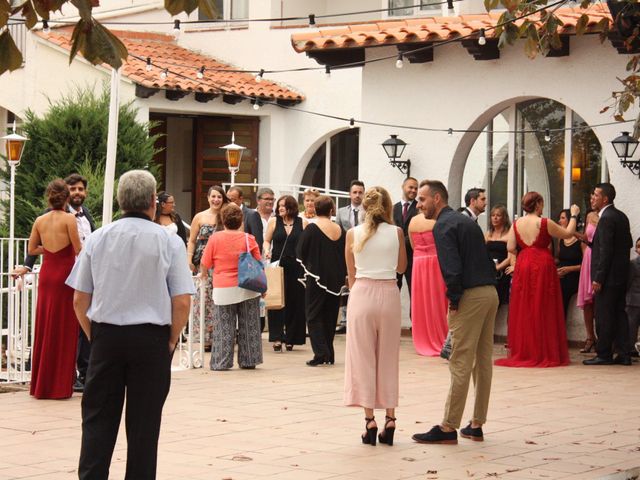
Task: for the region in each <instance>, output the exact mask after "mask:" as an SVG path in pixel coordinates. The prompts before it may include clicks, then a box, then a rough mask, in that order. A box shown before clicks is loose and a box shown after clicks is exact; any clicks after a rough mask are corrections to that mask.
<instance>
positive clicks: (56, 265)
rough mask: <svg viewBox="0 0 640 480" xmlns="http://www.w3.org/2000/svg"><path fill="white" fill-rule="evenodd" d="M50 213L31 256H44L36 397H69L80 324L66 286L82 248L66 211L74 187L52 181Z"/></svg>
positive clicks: (41, 220) (36, 231) (37, 227)
mask: <svg viewBox="0 0 640 480" xmlns="http://www.w3.org/2000/svg"><path fill="white" fill-rule="evenodd" d="M46 195H47V198H48V200H49V207H50V208H51V210H50V211H49V212H47V213H45V214H44V215H42V216H40V217H38V218H37V219H36V221H35V223H34V224H33V228H32V229H31V236H30V237H29V254H30V255H44V260H43V262H42V267H41V268H40V274H39V280H38V304H37V307H36V323H35V339H34V342H33V354H32V357H31V358H32V361H31V395H33V396H34V397H36V398H49V399H59V398H69V397H70V396H71V394H72V393H73V381H74V376H75V366H76V345H77V343H78V320H77V319H76V315H75V313H74V311H73V289H72V288H70V287H68V286H67V285H65V283H64V282H65V280H66V279H67V277H68V276H69V273H70V272H71V269H72V268H73V264H74V262H75V258H76V255H77V254H78V252H80V248H81V243H80V237H79V235H78V226H77V224H76V219H75V216H74V215H73V214H71V213H68V212H67V208H66V207H67V200H68V199H69V188H68V187H67V184H66V183H64V181H62V180H60V179H57V180H53V181H52V182H51V183H50V184H49V185H48V186H47V191H46Z"/></svg>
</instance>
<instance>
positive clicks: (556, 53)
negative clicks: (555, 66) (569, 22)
mask: <svg viewBox="0 0 640 480" xmlns="http://www.w3.org/2000/svg"><path fill="white" fill-rule="evenodd" d="M569 39H570V37H569V35H561V36H560V42H562V45H561V46H560V48H558V49H554V48H552V49H551V50H549V53H547V55H546V56H547V57H551V58H553V57H568V56H569Z"/></svg>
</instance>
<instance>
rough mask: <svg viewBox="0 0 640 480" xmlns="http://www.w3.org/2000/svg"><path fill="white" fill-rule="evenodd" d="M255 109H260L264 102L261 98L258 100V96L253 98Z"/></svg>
mask: <svg viewBox="0 0 640 480" xmlns="http://www.w3.org/2000/svg"><path fill="white" fill-rule="evenodd" d="M251 103H253V109H254V110H260V107H261V106H262V102H261V101H260V100H258V99H257V98H256V99H255V100H253V102H251Z"/></svg>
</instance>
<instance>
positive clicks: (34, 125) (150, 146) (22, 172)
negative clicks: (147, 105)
mask: <svg viewBox="0 0 640 480" xmlns="http://www.w3.org/2000/svg"><path fill="white" fill-rule="evenodd" d="M108 117H109V96H108V92H107V91H104V92H103V93H101V94H100V95H98V96H97V95H95V94H94V93H93V91H92V90H90V89H84V90H80V89H78V90H76V91H75V92H73V93H72V94H71V95H69V96H68V97H64V98H62V99H61V100H59V101H57V102H56V103H51V104H50V108H49V110H48V112H47V114H46V115H44V116H43V117H37V116H36V115H35V114H34V113H33V112H32V111H28V112H27V113H26V121H25V123H24V124H23V134H24V135H25V136H26V137H27V138H29V141H27V143H26V144H25V149H24V153H23V156H22V161H21V163H20V166H19V167H18V169H17V173H16V185H15V232H16V236H17V237H21V236H28V234H29V232H30V228H31V224H32V223H33V221H34V219H35V218H36V217H37V216H38V215H40V214H41V213H42V211H43V210H44V208H45V207H46V203H45V199H44V191H45V188H46V186H47V184H48V183H49V182H50V181H51V180H52V179H54V178H64V177H66V176H67V175H69V174H71V173H73V172H79V173H81V174H82V175H84V176H85V177H87V178H88V180H89V185H88V188H89V192H90V193H89V196H88V198H87V206H88V207H89V209H90V211H91V213H92V214H93V215H94V216H95V217H96V220H97V221H100V219H101V216H102V189H103V187H104V164H105V160H106V153H107V129H108ZM149 127H150V125H148V124H141V123H138V122H137V120H136V110H135V108H133V106H132V105H131V104H127V105H122V106H121V107H120V113H119V119H118V149H117V155H116V178H118V177H119V176H120V175H122V174H123V173H124V172H126V171H128V170H131V169H136V168H147V169H148V170H149V171H151V173H153V174H154V175H155V176H156V178H158V177H159V175H158V171H159V167H158V166H157V165H156V164H154V163H153V161H152V160H153V155H154V154H155V153H156V151H155V148H154V142H155V140H156V138H157V137H154V136H151V137H150V136H149V134H148V132H149ZM2 176H3V177H4V178H5V180H7V179H8V176H9V172H8V169H7V171H4V172H2ZM115 209H116V203H115V202H114V210H115ZM5 211H8V208H7V206H6V205H5ZM7 222H8V218H5V223H7Z"/></svg>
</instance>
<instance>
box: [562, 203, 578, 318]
mask: <svg viewBox="0 0 640 480" xmlns="http://www.w3.org/2000/svg"><path fill="white" fill-rule="evenodd" d="M570 218H571V212H570V211H569V210H568V209H567V210H562V211H561V212H560V215H559V216H558V224H559V225H560V226H561V227H562V228H567V225H569V219H570ZM556 262H557V265H558V276H559V277H560V288H561V289H562V304H563V306H564V319H565V322H566V321H567V312H568V311H569V302H570V301H571V297H573V296H574V295H575V294H576V293H578V283H579V282H580V266H581V264H582V247H581V245H580V242H579V241H578V239H577V238H575V237H574V238H571V239H569V240H563V239H561V240H560V241H559V242H558V248H557V251H556Z"/></svg>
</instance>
